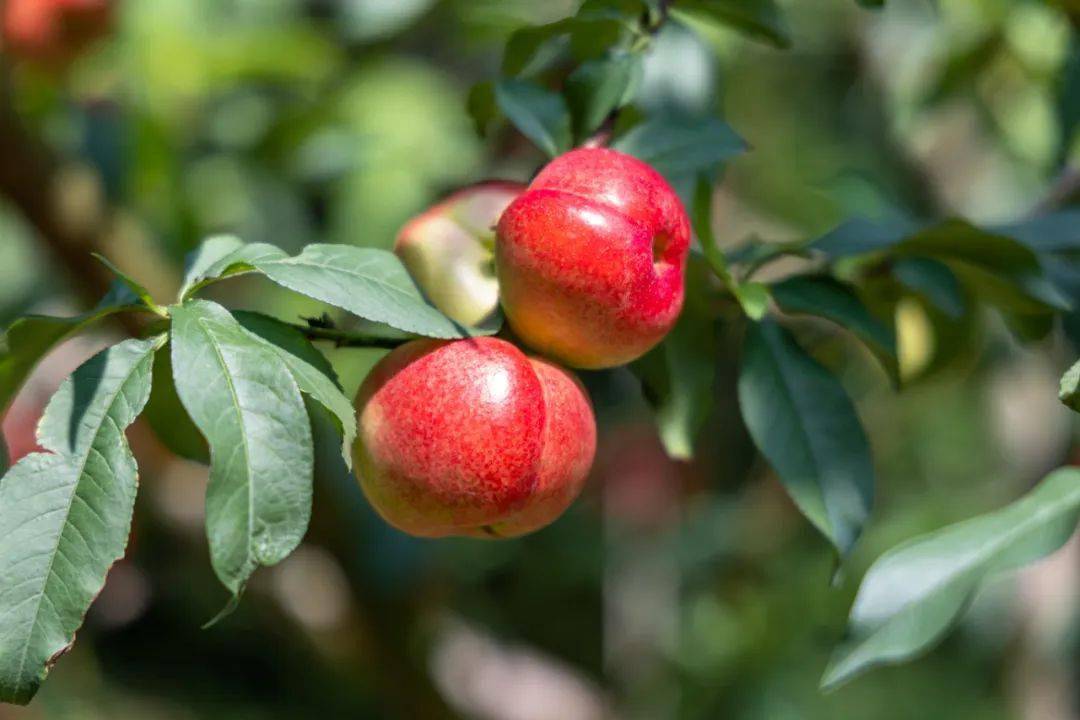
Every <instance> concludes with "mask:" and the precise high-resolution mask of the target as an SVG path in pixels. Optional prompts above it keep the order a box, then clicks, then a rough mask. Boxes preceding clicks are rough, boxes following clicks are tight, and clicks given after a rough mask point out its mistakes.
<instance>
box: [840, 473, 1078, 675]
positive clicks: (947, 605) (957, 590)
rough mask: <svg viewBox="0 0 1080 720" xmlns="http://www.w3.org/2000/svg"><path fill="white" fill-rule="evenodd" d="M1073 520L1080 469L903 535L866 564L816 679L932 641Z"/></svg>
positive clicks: (1060, 536)
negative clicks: (983, 587)
mask: <svg viewBox="0 0 1080 720" xmlns="http://www.w3.org/2000/svg"><path fill="white" fill-rule="evenodd" d="M1078 518H1080V470H1077V469H1075V468H1068V469H1061V470H1057V471H1055V472H1053V473H1051V474H1050V475H1049V476H1047V477H1046V479H1044V480H1043V481H1042V482H1041V483H1040V484H1039V485H1038V487H1036V488H1035V489H1034V490H1032V491H1031V492H1030V493H1028V494H1027V495H1026V496H1025V497H1023V498H1021V499H1020V500H1017V501H1016V502H1014V503H1012V504H1011V505H1009V506H1007V507H1005V508H1003V509H1001V510H998V511H996V512H992V513H989V514H987V515H982V516H979V517H976V518H972V519H971V520H966V521H964V522H960V523H957V524H955V525H950V526H949V527H946V528H943V529H941V530H938V531H936V532H932V533H929V534H927V535H923V536H921V537H918V538H915V539H913V540H909V541H908V542H906V543H904V544H902V545H900V546H898V547H896V548H894V549H892V550H890V551H889V552H887V553H885V554H884V555H883V556H881V557H880V558H878V560H877V561H876V562H875V563H874V564H873V565H872V566H871V567H870V570H869V571H868V572H867V573H866V577H864V578H863V581H862V585H861V586H860V587H859V592H858V595H857V596H856V598H855V604H854V605H853V606H852V608H851V616H850V618H849V620H848V633H849V640H848V642H846V643H845V644H844V646H843V647H841V648H840V649H839V650H837V652H836V653H835V654H834V655H833V658H832V661H831V662H830V664H829V668H828V670H826V672H825V676H824V678H823V679H822V686H823V687H825V688H833V687H836V686H838V685H840V684H842V683H844V682H846V681H848V680H850V679H851V678H853V677H855V676H856V675H858V674H860V673H862V672H865V671H866V670H868V669H870V668H872V667H874V666H876V665H881V664H885V663H897V662H902V661H904V660H907V659H909V658H912V657H914V656H916V655H918V654H920V653H922V652H924V651H925V650H926V649H927V648H929V647H931V646H932V645H933V644H934V643H935V642H936V641H937V640H938V639H939V638H940V637H941V636H942V634H944V633H945V631H946V630H947V629H948V628H949V626H950V625H952V623H953V622H954V621H955V620H956V618H957V616H959V614H960V613H961V612H962V611H963V609H964V607H966V606H967V604H968V603H969V602H970V601H971V598H972V596H973V595H974V594H975V592H976V590H977V589H978V588H979V585H980V584H981V583H982V582H983V581H984V580H986V579H987V578H989V577H991V576H993V575H994V574H996V573H1000V572H1003V571H1006V570H1013V569H1015V568H1018V567H1021V566H1023V565H1026V564H1028V563H1030V562H1033V561H1035V560H1038V559H1039V558H1042V557H1045V556H1046V555H1048V554H1050V553H1051V552H1053V551H1054V550H1057V549H1058V548H1059V547H1061V546H1062V545H1063V544H1064V543H1065V541H1066V540H1068V539H1069V537H1070V536H1071V535H1072V534H1073V532H1074V530H1075V528H1076V523H1077V519H1078Z"/></svg>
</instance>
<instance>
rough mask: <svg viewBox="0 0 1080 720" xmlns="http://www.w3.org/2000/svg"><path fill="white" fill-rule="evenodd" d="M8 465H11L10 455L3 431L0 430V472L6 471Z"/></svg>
mask: <svg viewBox="0 0 1080 720" xmlns="http://www.w3.org/2000/svg"><path fill="white" fill-rule="evenodd" d="M9 467H11V455H10V454H9V453H8V446H7V440H6V439H5V438H4V433H2V432H0V474H3V473H6V472H7V469H8V468H9Z"/></svg>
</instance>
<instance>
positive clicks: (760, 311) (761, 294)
mask: <svg viewBox="0 0 1080 720" xmlns="http://www.w3.org/2000/svg"><path fill="white" fill-rule="evenodd" d="M734 292H735V299H736V300H738V301H739V305H740V306H741V307H742V309H743V312H744V313H746V316H747V317H748V318H750V319H751V320H754V321H758V320H760V319H761V318H763V317H765V313H767V312H768V310H769V297H770V295H769V286H768V285H766V284H764V283H759V282H744V283H739V284H738V285H736V286H735V290H734Z"/></svg>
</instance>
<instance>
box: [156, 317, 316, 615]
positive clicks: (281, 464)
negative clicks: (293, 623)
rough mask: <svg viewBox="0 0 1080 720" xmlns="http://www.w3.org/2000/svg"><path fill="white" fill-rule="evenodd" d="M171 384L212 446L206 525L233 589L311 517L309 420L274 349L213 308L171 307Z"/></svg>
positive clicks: (298, 534) (293, 541)
mask: <svg viewBox="0 0 1080 720" xmlns="http://www.w3.org/2000/svg"><path fill="white" fill-rule="evenodd" d="M170 313H171V315H172V318H173V332H172V365H173V371H174V373H175V380H176V390H177V393H178V394H179V396H180V400H181V401H182V402H183V404H184V407H185V408H187V411H188V414H189V415H190V416H191V419H192V420H194V421H195V424H196V425H197V426H198V428H199V430H200V431H201V432H202V434H203V435H204V436H205V437H206V439H207V442H208V443H209V444H210V455H211V464H210V485H209V487H208V488H207V493H206V530H207V536H208V538H209V541H210V556H211V561H212V563H213V566H214V570H215V572H216V573H217V575H218V578H220V579H221V581H222V583H224V585H225V586H226V587H227V588H229V590H231V591H232V592H233V595H234V596H238V595H239V594H240V593H241V592H242V591H243V589H244V586H245V584H246V583H247V580H248V578H249V577H250V576H251V574H252V573H253V572H254V571H255V569H256V568H258V567H259V566H268V565H273V564H275V563H277V562H280V561H281V560H283V559H284V558H285V557H286V556H287V555H288V554H289V553H290V552H292V551H293V550H294V549H295V548H296V546H297V545H299V544H300V541H301V539H302V538H303V536H304V533H305V532H306V531H307V525H308V520H309V519H310V517H311V494H312V468H313V458H312V454H313V452H312V440H311V424H310V421H309V419H308V415H307V412H306V410H305V408H304V401H303V399H302V398H301V396H300V388H299V387H298V386H297V383H296V381H295V380H294V379H293V376H292V373H291V372H290V369H289V367H288V366H287V365H286V363H285V361H284V360H282V359H281V356H280V354H278V353H276V352H274V351H273V350H272V349H271V348H270V347H268V345H267V343H266V342H263V341H261V340H259V339H257V338H255V337H253V336H252V334H251V333H249V332H248V331H246V330H245V329H244V328H243V327H242V326H241V325H240V324H239V323H238V322H237V321H236V320H235V319H234V318H233V317H232V315H230V314H229V312H228V311H227V310H225V309H224V308H223V307H221V306H220V305H217V304H215V303H212V302H208V301H205V300H193V301H190V302H187V303H185V304H183V305H177V306H173V307H172V308H171V310H170Z"/></svg>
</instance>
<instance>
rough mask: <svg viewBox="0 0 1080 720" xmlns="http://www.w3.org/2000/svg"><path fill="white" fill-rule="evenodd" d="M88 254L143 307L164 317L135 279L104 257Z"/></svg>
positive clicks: (152, 299) (148, 293)
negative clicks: (113, 276) (106, 269)
mask: <svg viewBox="0 0 1080 720" xmlns="http://www.w3.org/2000/svg"><path fill="white" fill-rule="evenodd" d="M90 254H91V255H92V256H93V257H94V259H95V260H97V261H98V262H99V263H101V264H102V265H104V266H105V267H106V268H108V270H109V272H111V273H112V274H113V275H115V276H116V279H117V280H118V281H119V282H120V283H122V284H123V285H124V286H125V287H126V288H127V289H128V290H129V291H131V293H132V294H133V295H134V296H135V297H137V298H138V299H139V300H140V301H141V302H142V304H143V305H145V306H146V307H148V308H149V309H150V310H153V311H154V312H155V313H157V314H158V315H164V314H165V311H164V310H162V309H161V307H160V306H159V305H158V304H157V303H156V302H154V298H153V296H152V295H150V291H149V290H147V289H146V287H145V286H144V285H142V284H141V283H140V282H138V281H137V280H135V278H133V277H131V276H130V275H128V274H127V273H125V272H124V271H123V270H121V269H120V268H118V267H116V266H115V265H113V264H112V262H111V261H110V260H109V259H108V258H106V257H105V256H104V255H99V254H98V253H90Z"/></svg>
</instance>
